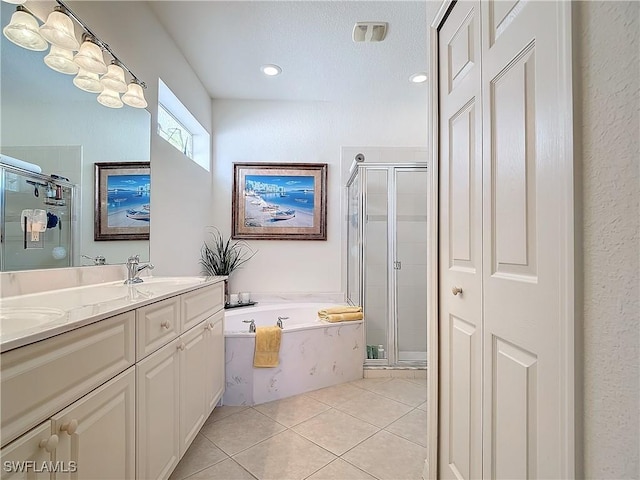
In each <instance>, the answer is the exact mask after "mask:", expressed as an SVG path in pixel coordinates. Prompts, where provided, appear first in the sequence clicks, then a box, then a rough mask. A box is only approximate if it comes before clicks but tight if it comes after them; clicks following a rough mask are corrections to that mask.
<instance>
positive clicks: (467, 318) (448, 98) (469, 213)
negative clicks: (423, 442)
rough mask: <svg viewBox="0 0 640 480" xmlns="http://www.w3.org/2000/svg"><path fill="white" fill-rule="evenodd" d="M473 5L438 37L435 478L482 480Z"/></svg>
mask: <svg viewBox="0 0 640 480" xmlns="http://www.w3.org/2000/svg"><path fill="white" fill-rule="evenodd" d="M479 6H480V5H479V3H472V2H462V3H458V4H456V7H455V8H454V9H453V10H452V12H451V14H450V15H449V18H448V20H447V22H446V24H445V25H444V26H443V28H442V29H441V30H440V42H439V47H438V48H439V57H440V65H439V67H440V68H439V70H440V71H439V75H440V78H439V85H440V93H439V102H440V161H439V171H440V188H439V192H440V201H439V205H440V212H439V217H440V228H439V231H440V254H439V257H440V267H439V272H440V278H439V285H440V287H439V292H440V297H439V305H440V326H439V331H440V352H441V355H440V389H439V390H440V402H439V406H440V412H439V422H438V423H439V438H440V442H441V445H446V448H440V449H439V452H440V454H439V456H440V460H439V464H440V475H441V477H442V478H464V479H468V478H479V477H480V476H481V475H482V95H481V85H480V75H481V65H480V56H481V45H480V11H479Z"/></svg>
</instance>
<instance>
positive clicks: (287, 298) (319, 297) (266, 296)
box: [234, 292, 345, 304]
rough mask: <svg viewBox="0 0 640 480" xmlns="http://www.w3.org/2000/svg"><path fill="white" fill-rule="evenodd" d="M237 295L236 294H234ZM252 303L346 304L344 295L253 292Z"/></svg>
mask: <svg viewBox="0 0 640 480" xmlns="http://www.w3.org/2000/svg"><path fill="white" fill-rule="evenodd" d="M234 293H235V292H234ZM251 301H252V302H258V303H259V304H264V303H268V304H272V303H344V302H345V297H344V293H339V292H320V293H260V292H251Z"/></svg>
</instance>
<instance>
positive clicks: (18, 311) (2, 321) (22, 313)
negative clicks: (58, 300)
mask: <svg viewBox="0 0 640 480" xmlns="http://www.w3.org/2000/svg"><path fill="white" fill-rule="evenodd" d="M65 315H66V312H64V311H63V310H60V309H58V308H46V307H3V308H2V309H0V335H7V334H10V333H14V332H19V331H22V330H28V329H31V328H34V327H38V326H40V325H45V324H47V323H50V322H54V321H56V320H59V319H60V318H62V317H64V316H65Z"/></svg>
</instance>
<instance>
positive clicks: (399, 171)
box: [393, 168, 428, 364]
mask: <svg viewBox="0 0 640 480" xmlns="http://www.w3.org/2000/svg"><path fill="white" fill-rule="evenodd" d="M427 183H428V178H427V170H426V169H424V168H422V169H419V168H396V169H395V182H394V187H395V219H394V220H395V222H394V223H395V238H394V243H395V245H394V251H395V258H394V264H393V267H394V269H393V272H394V273H395V278H394V287H395V295H394V300H395V319H396V325H395V328H394V330H395V333H396V338H395V341H396V345H395V352H397V357H396V359H395V360H396V363H404V362H411V363H417V364H424V363H426V361H427V295H426V292H427V195H426V193H427Z"/></svg>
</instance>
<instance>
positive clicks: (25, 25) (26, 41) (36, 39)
mask: <svg viewBox="0 0 640 480" xmlns="http://www.w3.org/2000/svg"><path fill="white" fill-rule="evenodd" d="M2 33H3V34H4V36H5V37H7V39H8V40H10V41H11V42H13V43H15V44H16V45H18V46H20V47H22V48H26V49H27V50H35V51H36V52H41V51H43V50H46V49H47V41H46V40H45V39H44V38H42V35H40V30H39V27H38V21H37V20H36V17H34V16H33V15H31V13H30V12H29V11H28V10H27V9H26V8H25V7H23V6H22V5H18V6H17V7H16V11H15V13H14V14H13V15H12V16H11V21H10V22H9V24H8V25H7V26H6V27H4V28H3V29H2Z"/></svg>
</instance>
